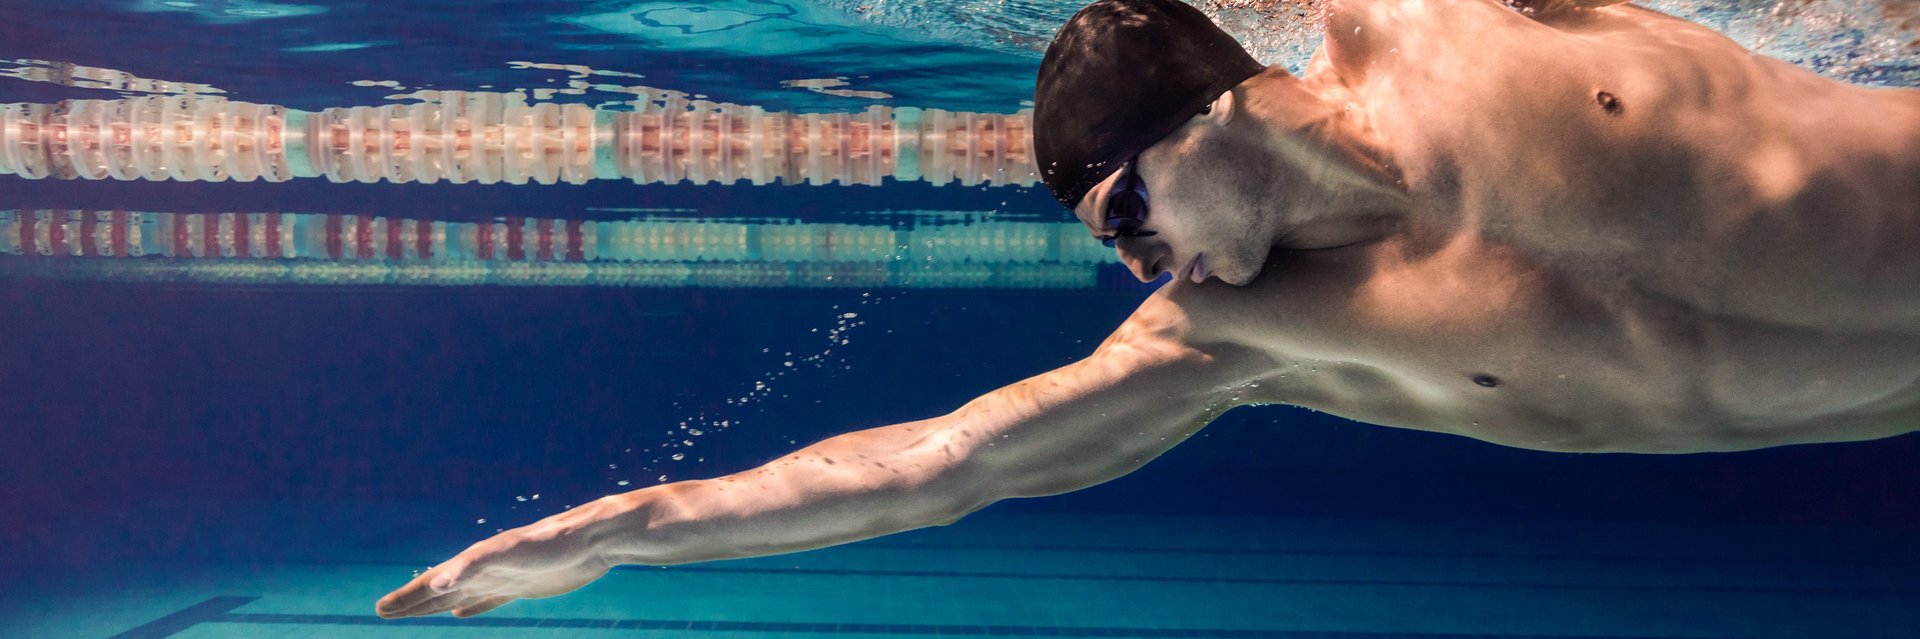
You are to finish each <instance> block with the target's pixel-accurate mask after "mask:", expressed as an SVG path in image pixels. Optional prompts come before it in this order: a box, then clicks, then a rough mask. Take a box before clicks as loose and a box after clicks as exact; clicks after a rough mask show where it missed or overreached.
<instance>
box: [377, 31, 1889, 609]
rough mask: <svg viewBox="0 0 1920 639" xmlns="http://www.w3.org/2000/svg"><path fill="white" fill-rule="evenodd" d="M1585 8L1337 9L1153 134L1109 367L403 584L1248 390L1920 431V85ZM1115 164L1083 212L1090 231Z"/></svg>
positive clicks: (1102, 442)
mask: <svg viewBox="0 0 1920 639" xmlns="http://www.w3.org/2000/svg"><path fill="white" fill-rule="evenodd" d="M1576 4H1578V3H1576V2H1573V1H1572V0H1560V1H1555V2H1540V3H1537V4H1535V5H1534V6H1532V7H1531V9H1532V10H1531V11H1530V12H1527V13H1519V12H1515V11H1512V10H1510V9H1508V8H1506V7H1503V6H1501V5H1499V4H1496V3H1494V2H1491V1H1490V0H1427V1H1420V0H1372V1H1367V0H1345V1H1344V2H1339V3H1337V4H1336V6H1334V7H1333V8H1332V9H1330V15H1329V20H1328V39H1327V42H1326V44H1325V45H1324V46H1323V48H1322V49H1321V51H1319V52H1318V53H1317V54H1316V55H1315V57H1314V60H1313V62H1312V63H1311V64H1310V66H1309V69H1308V70H1307V72H1306V73H1305V74H1304V75H1303V76H1300V77H1294V76H1290V75H1287V74H1286V73H1285V72H1283V71H1279V70H1277V69H1270V70H1269V71H1268V72H1266V73H1264V74H1262V75H1259V76H1256V77H1255V78H1253V79H1251V80H1248V81H1247V82H1246V83H1243V84H1242V85H1241V86H1239V87H1237V88H1235V89H1234V90H1233V91H1231V92H1229V93H1228V94H1226V95H1223V96H1222V97H1221V99H1220V100H1218V101H1216V102H1215V104H1214V107H1213V108H1212V110H1211V112H1209V113H1207V114H1204V115H1200V116H1198V117H1196V118H1195V119H1194V120H1193V121H1192V122H1190V123H1189V124H1188V125H1187V126H1186V127H1185V128H1183V129H1181V130H1179V131H1176V132H1175V133H1174V134H1173V135H1170V136H1169V137H1168V138H1167V139H1165V140H1162V141H1161V142H1160V143H1159V144H1157V145H1156V146H1154V147H1153V148H1151V149H1148V151H1147V152H1145V153H1143V154H1141V156H1140V158H1139V162H1138V165H1137V166H1136V167H1134V168H1133V169H1132V170H1137V171H1139V175H1140V176H1141V178H1142V179H1143V180H1144V181H1145V182H1146V184H1147V188H1148V190H1149V192H1150V193H1151V194H1152V200H1151V201H1152V212H1151V214H1150V215H1149V217H1148V221H1147V226H1146V227H1145V228H1146V229H1148V230H1152V231H1154V232H1155V233H1156V234H1155V235H1153V236H1150V237H1129V238H1121V239H1120V240H1119V242H1118V253H1119V256H1120V258H1121V260H1122V261H1123V262H1125V263H1126V264H1127V265H1128V267H1129V268H1131V269H1133V270H1134V271H1135V273H1136V274H1138V275H1140V276H1141V277H1143V278H1151V277H1154V276H1158V275H1160V274H1162V273H1164V272H1168V271H1171V272H1173V273H1174V274H1175V276H1176V279H1175V281H1174V282H1172V283H1171V284H1169V285H1167V286H1164V287H1162V288H1161V289H1160V290H1159V291H1158V292H1156V293H1155V294H1154V295H1153V296H1152V297H1151V298H1150V299H1149V300H1147V302H1145V303H1144V304H1143V305H1142V306H1141V307H1140V309H1139V310H1138V311H1136V312H1135V313H1134V315H1133V316H1132V317H1130V318H1129V319H1128V320H1127V321H1126V322H1125V323H1123V324H1122V325H1121V326H1120V327H1119V328H1118V329H1117V330H1116V331H1115V332H1114V333H1113V334H1112V335H1111V336H1110V337H1108V338H1107V340H1106V341H1105V342H1104V343H1102V344H1101V345H1100V346H1099V347H1098V348H1097V349H1096V350H1095V351H1094V353H1093V354H1092V355H1090V356H1088V357H1087V358H1086V359H1083V360H1081V361H1078V362H1075V363H1073V364H1070V365H1068V366H1065V367H1062V368H1060V369H1057V370H1053V371H1049V372H1046V373H1043V374H1040V375H1038V376H1035V377H1033V378H1030V379H1027V380H1025V381H1022V382H1019V383H1016V384H1013V385H1010V386H1007V387H1005V388H1002V389H999V390H996V391H994V392H991V393H988V394H987V395H984V396H982V397H980V398H978V399H975V400H973V401H972V402H969V403H967V404H966V405H965V406H962V407H960V408H959V409H958V410H955V411H954V412H952V413H949V414H946V415H942V416H939V417H935V418H931V419H927V420H922V421H917V422H910V423H905V424H897V425H893V426H886V427H882V428H875V429H870V430H863V431H857V432H853V433H848V434H845V435H841V436H838V437H834V438H831V439H828V440H826V441H822V442H820V443H817V444H814V445H812V446H809V447H807V448H804V449H802V450H800V451H797V452H795V453H794V454H792V455H789V456H786V457H783V458H781V459H779V460H775V461H774V462H771V463H769V464H767V465H764V466H761V467H760V468H756V469H752V470H748V471H745V472H742V473H738V474H735V475H730V476H727V477H722V478H718V479H712V480H700V481H688V482H678V483H674V484H666V485H662V486H657V487H652V488H647V489H643V490H639V491H634V492H631V493H626V494H622V495H614V496H610V497H607V498H603V499H601V500H597V501H595V502H592V503H590V504H587V505H585V506H582V507H580V508H576V509H574V510H572V511H569V512H567V513H563V514H561V515H556V516H554V517H550V518H548V519H545V520H542V521H540V522H537V523H534V524H532V525H529V526H526V527H522V528H517V529H514V530H510V531H507V532H505V533H502V534H501V535H498V536H496V537H494V538H491V539H488V540H486V541H482V542H480V543H479V544H476V545H474V546H473V547H472V548H469V549H468V550H467V551H465V552H463V553H461V554H459V555H458V556H456V557H454V558H453V559H451V560H449V561H447V562H446V563H443V564H441V565H439V566H436V567H434V568H433V569H431V570H428V571H426V572H425V573H424V574H422V575H420V576H419V577H418V578H416V579H414V580H413V581H411V582H409V583H407V584H406V585H404V586H402V587H401V588H399V589H398V590H395V591H394V592H393V593H392V594H389V595H388V596H387V597H385V598H383V599H381V600H380V602H379V604H378V607H377V610H378V612H379V613H380V614H381V615H382V616H388V617H405V616H418V615H426V614H435V613H439V612H445V611H453V612H455V613H456V614H459V615H470V614H478V613H480V612H485V611H487V610H491V609H492V608H493V607H496V606H498V605H500V604H503V603H505V602H507V601H510V600H512V599H514V598H519V597H539V596H550V595H554V594H559V593H563V592H567V591H570V590H573V589H575V588H578V587H580V586H581V585H584V584H586V583H587V582H590V581H592V580H593V579H595V578H598V577H599V576H600V575H602V574H604V573H605V572H606V570H607V569H608V568H609V567H611V566H613V565H615V564H620V563H642V564H674V563H686V562H694V561H705V560H711V559H721V558H730V557H745V556H755V555H766V554H774V553H780V552H791V551H797V550H804V549H809V548H818V547H822V546H827V545H832V544H837V543H844V542H848V541H854V540H858V539H865V538H869V537H874V536H878V535H883V534H888V533H892V532H898V531H902V530H908V529H912V528H918V527H923V526H929V525H939V524H944V523H950V522H952V521H954V520H956V519H958V518H960V517H962V516H964V515H966V514H967V513H970V512H973V511H975V510H978V509H979V508H981V507H984V506H985V505H987V504H990V503H992V502H994V501H997V500H1000V499H1006V498H1012V497H1030V496H1039V495H1049V494H1056V493H1061V492H1066V491H1071V490H1075V489H1078V488H1082V487H1086V486H1090V485H1093V484H1097V483H1100V482H1103V481H1106V480H1109V479H1112V478H1114V477H1118V476H1120V475H1124V474H1126V473H1127V472H1130V471H1132V470H1133V469H1135V468H1138V467H1139V466H1141V465H1142V464H1144V463H1146V462H1147V461H1149V460H1151V459H1152V458H1153V457H1155V456H1157V455H1159V454H1161V453H1162V452H1165V451H1166V450H1167V449H1169V448H1171V447H1173V446H1174V445H1176V444H1178V443H1179V442H1180V441H1182V440H1183V439H1184V438H1186V437H1187V436H1190V435H1192V434H1193V433H1194V432H1195V431H1197V430H1198V429H1200V428H1201V427H1203V426H1204V425H1205V424H1206V423H1207V422H1208V421H1210V420H1211V419H1212V418H1213V417H1215V416H1217V415H1218V414H1219V413H1221V412H1223V411H1225V410H1227V409H1229V408H1232V407H1234V406H1237V405H1243V404H1255V403H1286V404H1294V405H1299V406H1306V407H1310V408H1315V409H1319V410H1323V411H1327V412H1331V413H1335V414H1339V415H1343V416H1347V417H1351V418H1353V419H1356V420H1359V421H1363V422H1368V423H1373V424H1380V425H1386V426H1396V427H1404V428H1417V429H1423V430H1432V431H1440V432H1449V433H1455V434H1460V435H1464V436H1468V437H1474V438H1477V439H1482V440H1486V441H1490V442H1496V443H1500V444H1505V445H1510V446H1518V447H1523V448H1532V449H1540V450H1562V451H1631V452H1657V453H1679V452H1694V451H1722V450H1740V449H1749V448H1757V447H1765V446H1775V445H1783V444H1793V443H1808V442H1828V441H1847V440H1862V439H1872V438H1879V437H1887V436H1892V435H1896V434H1900V433H1905V432H1909V431H1912V430H1914V429H1915V428H1917V427H1920V251H1915V250H1912V248H1911V247H1914V246H1920V91H1914V90H1875V89H1866V88H1860V87H1853V86H1848V85H1843V84H1839V83H1836V82H1832V81H1829V80H1825V79H1822V78H1819V77H1817V76H1814V75H1813V74H1811V73H1808V72H1806V71H1804V70H1801V69H1797V68H1794V67H1792V66H1790V65H1787V64H1785V63H1781V62H1777V61H1773V60H1768V59H1765V58H1757V57H1754V56H1751V55H1749V54H1747V53H1746V52H1745V51H1743V50H1741V48H1740V47H1739V46H1738V45H1736V44H1734V43H1732V42H1731V41H1728V40H1726V39H1725V38H1724V37H1722V36H1720V35H1718V34H1716V33H1713V32H1712V31H1710V30H1707V29H1705V28H1702V27H1698V26H1695V25H1692V24H1688V23H1686V22H1683V21H1680V20H1677V19H1674V18H1670V17H1667V16H1664V15H1661V14H1658V13H1655V12H1652V11H1647V10H1643V9H1639V8H1635V7H1630V6H1624V5H1621V6H1607V7H1593V8H1586V7H1579V6H1575V5H1576ZM1115 177H1116V178H1117V177H1118V175H1116V176H1115ZM1104 192H1105V188H1104V185H1103V188H1097V189H1095V191H1094V195H1092V196H1089V198H1088V201H1086V202H1083V203H1082V204H1081V206H1080V208H1079V209H1077V210H1076V211H1075V213H1076V214H1077V215H1079V216H1080V217H1081V219H1082V220H1083V221H1086V222H1087V223H1088V226H1089V230H1090V231H1091V232H1093V233H1094V234H1096V235H1103V234H1106V233H1107V232H1109V231H1110V230H1109V229H1105V228H1104V227H1103V223H1102V222H1101V220H1104V216H1103V215H1102V214H1101V213H1102V210H1103V209H1102V207H1103V205H1104Z"/></svg>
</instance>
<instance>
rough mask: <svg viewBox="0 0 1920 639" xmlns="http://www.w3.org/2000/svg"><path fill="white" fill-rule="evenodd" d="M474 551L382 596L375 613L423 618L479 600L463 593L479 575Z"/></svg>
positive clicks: (468, 550) (471, 594)
mask: <svg viewBox="0 0 1920 639" xmlns="http://www.w3.org/2000/svg"><path fill="white" fill-rule="evenodd" d="M476 546H478V544H476ZM474 550H475V549H473V548H469V549H467V551H466V552H463V553H460V555H459V556H456V557H454V558H452V559H448V560H447V561H446V562H445V563H442V564H440V565H438V566H434V567H433V568H432V569H430V570H428V571H426V572H423V573H420V575H419V576H417V577H414V578H413V580H412V581H409V582H407V585H404V586H401V587H400V588H399V589H397V590H394V591H393V592H391V593H388V594H387V596H385V597H381V598H380V601H379V603H376V604H374V612H376V613H378V614H379V615H380V616H382V617H386V618H388V619H397V618H400V617H419V616H424V615H431V614H438V613H440V612H444V611H447V610H451V609H453V608H455V607H458V606H460V605H463V604H465V603H468V602H466V601H462V600H463V599H477V597H476V593H472V592H463V591H462V590H463V586H467V585H468V582H470V581H471V576H472V575H475V574H478V573H479V567H478V566H475V563H476V562H475V561H474V559H473V558H472V556H473V555H474V554H475V552H474Z"/></svg>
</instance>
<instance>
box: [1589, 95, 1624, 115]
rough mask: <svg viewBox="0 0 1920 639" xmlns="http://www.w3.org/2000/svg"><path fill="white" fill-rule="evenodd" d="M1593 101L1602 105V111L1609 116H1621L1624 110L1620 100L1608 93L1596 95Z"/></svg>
mask: <svg viewBox="0 0 1920 639" xmlns="http://www.w3.org/2000/svg"><path fill="white" fill-rule="evenodd" d="M1593 100H1594V101H1595V102H1598V103H1600V110H1602V111H1606V112H1607V115H1620V111H1621V110H1622V109H1623V108H1624V107H1622V106H1620V98H1617V97H1614V95H1613V94H1612V93H1608V92H1606V91H1601V92H1599V93H1597V94H1595V95H1594V96H1593Z"/></svg>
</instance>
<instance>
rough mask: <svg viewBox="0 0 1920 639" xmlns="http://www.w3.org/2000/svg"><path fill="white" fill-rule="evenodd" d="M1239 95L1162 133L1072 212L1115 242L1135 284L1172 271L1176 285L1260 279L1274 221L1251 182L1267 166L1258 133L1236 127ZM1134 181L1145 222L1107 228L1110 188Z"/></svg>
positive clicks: (1097, 234)
mask: <svg viewBox="0 0 1920 639" xmlns="http://www.w3.org/2000/svg"><path fill="white" fill-rule="evenodd" d="M1238 91H1239V90H1238V89H1236V90H1234V91H1228V92H1227V93H1224V94H1222V95H1221V96H1220V97H1219V98H1218V99H1216V100H1214V102H1213V104H1212V105H1211V106H1210V108H1209V109H1208V110H1207V112H1205V113H1202V114H1200V115H1197V116H1195V117H1194V118H1193V119H1192V120H1190V121H1188V122H1187V124H1186V125H1185V126H1182V127H1181V128H1180V129H1178V130H1175V131H1174V132H1173V133H1171V134H1169V135H1167V137H1166V138H1164V139H1162V140H1160V142H1158V143H1156V144H1154V145H1153V146H1152V147H1149V148H1148V149H1147V150H1146V151H1144V152H1142V153H1141V154H1140V155H1139V157H1138V159H1137V160H1136V161H1135V162H1133V163H1130V164H1129V165H1128V166H1126V167H1125V168H1122V169H1121V170H1120V171H1116V172H1115V173H1114V174H1113V175H1110V176H1107V179H1106V180H1104V181H1102V182H1101V183H1100V184H1099V185H1097V186H1095V187H1094V188H1093V190H1092V191H1090V192H1088V193H1087V196H1086V197H1085V198H1083V199H1082V200H1081V202H1080V206H1079V207H1078V208H1075V209H1074V215H1075V216H1077V217H1079V218H1080V221H1081V223H1083V224H1086V225H1087V228H1088V230H1089V231H1091V232H1092V233H1093V235H1094V236H1095V237H1100V238H1106V237H1110V236H1115V235H1119V236H1120V237H1117V238H1115V240H1114V248H1115V250H1116V251H1117V252H1118V254H1119V256H1120V261H1121V263H1123V264H1126V266H1127V268H1128V270H1131V271H1133V274H1134V277H1137V278H1140V280H1141V281H1143V282H1145V281H1152V280H1154V279H1156V278H1158V277H1159V276H1160V274H1162V273H1167V272H1171V273H1173V276H1174V278H1175V279H1183V278H1184V279H1187V280H1189V281H1193V282H1200V281H1203V280H1205V279H1207V278H1209V277H1217V278H1219V279H1220V280H1221V281H1223V282H1226V283H1228V284H1232V285H1235V286H1241V285H1245V284H1246V283H1248V282H1251V281H1253V278H1254V276H1256V275H1259V274H1260V266H1261V265H1262V264H1264V263H1265V262H1266V258H1267V253H1268V252H1269V251H1270V250H1271V246H1272V239H1273V238H1274V237H1275V235H1276V233H1277V232H1278V225H1279V220H1278V218H1277V217H1276V216H1274V215H1271V214H1263V213H1266V212H1263V211H1262V207H1260V206H1257V201H1258V200H1259V199H1260V198H1259V197H1258V196H1259V195H1260V194H1262V193H1264V192H1265V191H1266V190H1267V189H1265V188H1262V187H1261V186H1260V185H1257V184H1255V183H1257V182H1258V180H1259V178H1260V173H1261V172H1260V170H1259V167H1260V166H1262V165H1263V164H1266V163H1267V161H1265V160H1262V159H1260V156H1261V155H1262V154H1263V153H1264V150H1263V147H1262V144H1261V142H1260V137H1261V136H1260V134H1259V132H1258V131H1256V130H1254V128H1255V127H1252V126H1251V124H1250V123H1246V122H1239V121H1236V118H1235V115H1236V110H1237V109H1236V107H1237V106H1238V105H1237V98H1236V96H1235V94H1236V93H1237V92H1238ZM1130 175H1137V176H1138V177H1139V178H1140V180H1141V181H1142V182H1144V184H1145V186H1146V192H1147V196H1148V197H1147V202H1148V206H1147V207H1146V209H1147V214H1146V216H1145V219H1144V220H1143V223H1142V224H1141V225H1140V226H1139V227H1138V228H1136V229H1134V232H1133V233H1131V234H1123V233H1121V231H1122V230H1123V229H1116V228H1114V227H1113V226H1112V225H1110V224H1108V219H1109V218H1110V217H1112V216H1113V211H1111V210H1110V208H1109V207H1110V206H1111V205H1112V200H1114V199H1115V197H1114V195H1115V194H1114V186H1115V184H1118V183H1121V181H1122V180H1126V179H1128V178H1129V177H1130Z"/></svg>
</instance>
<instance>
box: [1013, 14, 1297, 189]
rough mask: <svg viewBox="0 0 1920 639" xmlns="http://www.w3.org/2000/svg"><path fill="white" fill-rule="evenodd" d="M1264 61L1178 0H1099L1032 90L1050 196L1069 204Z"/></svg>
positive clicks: (1060, 37)
mask: <svg viewBox="0 0 1920 639" xmlns="http://www.w3.org/2000/svg"><path fill="white" fill-rule="evenodd" d="M1264 68H1266V67H1265V66H1264V65H1262V64H1260V63H1259V62H1256V61H1255V60H1254V59H1253V56H1250V55H1248V54H1247V52H1246V50H1245V49H1242V48H1241V47H1240V43H1239V42H1237V41H1235V40H1234V39H1233V36H1230V35H1227V33H1226V32H1225V31H1222V30H1220V27H1218V26H1216V25H1214V23H1213V21H1212V20H1209V19H1207V16H1206V15H1205V14H1202V13H1200V11H1199V10H1198V9H1195V8H1193V7H1191V6H1188V5H1186V4H1184V3H1181V2H1179V0H1100V1H1099V2H1095V3H1093V4H1091V5H1087V7H1086V8H1083V9H1081V10H1080V12H1079V13H1076V14H1074V16H1073V18H1072V19H1069V20H1067V23H1066V25H1065V26H1062V27H1061V28H1060V32H1059V33H1058V34H1056V35H1055V36H1054V38H1053V44H1051V45H1049V46H1048V47H1047V54H1046V57H1045V58H1044V59H1042V60H1041V62H1040V76H1039V79H1038V81H1037V82H1036V83H1035V85H1034V97H1033V104H1034V114H1033V121H1034V135H1033V137H1034V151H1035V159H1036V160H1037V161H1038V167H1039V169H1040V179H1041V180H1042V181H1043V182H1045V183H1046V185H1047V189H1048V190H1049V191H1051V192H1052V193H1053V197H1054V199H1056V200H1059V201H1060V203H1061V204H1062V205H1064V206H1066V207H1067V208H1069V209H1073V208H1076V207H1077V206H1078V205H1079V204H1080V201H1081V199H1082V198H1084V197H1086V195H1087V193H1088V192H1089V191H1091V190H1092V189H1093V187H1094V186H1095V185H1097V184H1100V183H1101V182H1103V181H1105V180H1106V179H1107V178H1108V177H1109V176H1111V175H1113V174H1114V172H1115V171H1116V170H1118V169H1119V168H1120V167H1121V166H1122V165H1123V164H1125V163H1126V162H1127V160H1128V159H1129V158H1132V157H1134V156H1135V155H1138V154H1139V153H1140V152H1141V151H1144V150H1146V149H1147V148H1148V147H1151V146H1153V145H1154V143H1156V142H1158V141H1160V139H1161V138H1164V137H1166V136H1167V134H1169V133H1172V132H1173V131H1174V130H1175V129H1178V128H1180V127H1181V126H1182V125H1185V124H1186V123H1187V122H1188V121H1189V120H1191V119H1193V118H1194V116H1196V115H1199V114H1200V113H1201V112H1202V111H1203V110H1204V109H1205V108H1206V107H1207V106H1208V105H1210V104H1212V103H1213V102H1214V100H1215V99H1216V98H1218V97H1220V95H1221V94H1222V93H1225V92H1226V91H1227V90H1229V89H1232V88H1233V87H1234V86H1236V85H1238V84H1240V83H1241V82H1242V81H1245V80H1246V79H1247V78H1250V77H1253V76H1254V75H1256V74H1258V73H1260V71H1261V70H1262V69H1264Z"/></svg>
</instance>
